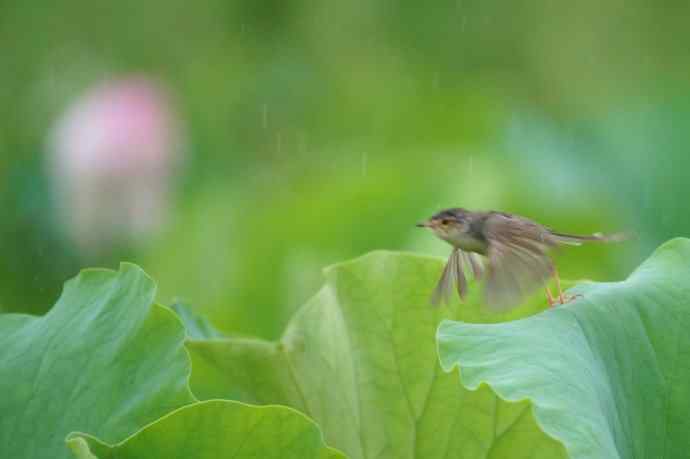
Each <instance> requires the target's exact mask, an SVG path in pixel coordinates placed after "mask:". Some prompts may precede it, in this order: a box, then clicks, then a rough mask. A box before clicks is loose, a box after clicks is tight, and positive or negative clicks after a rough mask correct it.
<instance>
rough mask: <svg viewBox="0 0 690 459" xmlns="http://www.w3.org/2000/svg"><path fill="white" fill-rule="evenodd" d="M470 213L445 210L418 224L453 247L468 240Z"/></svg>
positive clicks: (458, 210) (456, 209)
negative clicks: (461, 241)
mask: <svg viewBox="0 0 690 459" xmlns="http://www.w3.org/2000/svg"><path fill="white" fill-rule="evenodd" d="M467 217H468V211H467V210H465V209H462V208H453V209H444V210H442V211H440V212H438V213H436V214H434V215H432V216H431V218H429V219H428V220H426V221H423V222H420V223H417V226H419V227H421V228H429V229H430V230H431V231H433V232H434V234H435V235H436V236H438V237H439V238H441V239H443V240H444V241H447V242H449V243H450V244H453V245H458V244H457V242H458V241H460V240H463V239H465V238H467V236H468V233H469V231H470V224H469V219H468V218H467Z"/></svg>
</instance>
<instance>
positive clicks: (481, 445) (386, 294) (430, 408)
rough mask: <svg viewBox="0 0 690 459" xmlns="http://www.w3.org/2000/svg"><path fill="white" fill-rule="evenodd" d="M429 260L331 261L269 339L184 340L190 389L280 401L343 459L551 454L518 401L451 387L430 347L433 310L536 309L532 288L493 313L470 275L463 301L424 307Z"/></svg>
mask: <svg viewBox="0 0 690 459" xmlns="http://www.w3.org/2000/svg"><path fill="white" fill-rule="evenodd" d="M441 269H442V261H441V260H439V259H437V258H429V257H420V256H416V255H412V254H399V253H392V252H374V253H372V254H369V255H367V256H364V257H362V258H359V259H356V260H354V261H351V262H347V263H342V264H339V265H336V266H333V267H331V268H329V269H328V270H326V285H325V286H324V287H323V288H322V289H321V290H320V291H319V293H318V294H317V295H316V296H315V297H314V298H312V300H311V301H310V302H309V303H307V304H306V305H305V306H304V307H303V308H302V309H301V310H300V311H299V312H298V313H297V314H296V315H295V317H294V318H293V319H292V321H291V322H290V324H289V325H288V327H287V329H286V331H285V333H284V334H283V337H282V338H281V339H280V341H278V342H268V341H261V340H255V339H226V340H213V341H203V340H199V341H192V342H190V343H189V344H188V348H189V350H190V353H191V355H192V362H193V367H194V372H193V374H192V381H191V386H192V389H193V391H194V392H195V393H196V394H197V395H198V396H199V397H201V398H217V397H223V398H228V397H230V398H239V399H241V400H244V401H247V402H251V403H262V404H272V403H280V404H286V405H288V406H292V407H294V408H296V409H298V410H300V411H302V412H304V413H306V414H308V415H309V416H310V417H312V418H313V419H314V420H315V421H316V422H317V423H318V424H319V425H320V426H321V428H322V429H323V431H324V435H325V437H326V441H327V442H328V443H329V444H332V445H334V446H335V447H337V448H339V449H341V450H342V451H344V452H345V453H347V454H348V455H349V456H350V457H352V458H375V457H376V458H413V457H420V458H441V457H467V458H475V457H485V456H486V455H487V454H499V452H500V451H504V452H505V451H513V452H515V451H519V452H520V454H522V455H524V456H525V457H535V458H555V457H563V449H562V447H561V445H559V444H558V443H557V442H555V441H553V440H552V439H551V438H550V437H548V436H546V435H544V434H543V433H542V432H541V431H540V430H539V429H538V427H537V426H536V424H535V422H534V420H533V418H532V414H531V411H530V410H529V406H528V405H527V404H509V403H507V402H504V401H502V400H501V399H500V398H498V397H496V396H495V395H494V394H492V393H491V392H490V391H489V390H486V389H485V390H480V391H474V392H473V391H469V390H466V389H462V388H458V386H457V383H456V381H455V377H454V376H453V375H448V374H444V373H442V372H441V371H440V369H439V368H438V363H437V358H436V348H435V340H434V335H435V332H436V327H437V324H438V322H439V321H440V320H441V319H443V318H452V319H462V320H470V321H479V322H484V321H499V320H508V319H512V318H517V317H523V316H526V315H529V314H533V313H535V312H538V311H540V310H542V309H543V308H544V307H545V306H546V301H545V299H544V297H543V296H542V294H541V293H540V294H539V296H538V297H536V298H533V299H532V300H531V301H530V302H528V303H527V304H525V305H524V306H522V307H521V308H519V309H518V310H517V311H514V312H512V313H507V314H504V315H502V316H501V315H493V314H490V313H488V312H485V311H482V310H480V308H479V307H478V306H477V301H476V300H477V298H478V297H479V295H480V292H479V289H478V288H476V287H477V286H474V287H475V288H473V289H472V291H471V297H470V299H469V301H468V302H467V304H462V305H460V304H455V305H454V306H453V307H452V308H441V309H434V308H432V307H431V306H430V305H429V296H430V292H431V289H432V288H433V285H434V283H435V282H436V281H437V279H438V277H439V275H440V272H441ZM492 457H500V456H492ZM510 457H517V456H510Z"/></svg>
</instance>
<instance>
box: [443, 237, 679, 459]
mask: <svg viewBox="0 0 690 459" xmlns="http://www.w3.org/2000/svg"><path fill="white" fill-rule="evenodd" d="M573 292H576V293H579V294H580V295H582V297H581V298H578V299H577V301H575V302H573V303H571V304H568V305H566V306H563V307H558V308H555V309H554V310H550V311H546V312H544V313H542V314H538V315H536V316H533V317H530V318H527V319H523V320H518V321H514V322H509V323H502V324H494V325H478V324H468V323H461V322H452V321H445V322H443V323H442V324H441V325H440V327H439V330H438V347H439V355H440V359H441V364H442V366H443V368H444V369H446V370H448V371H449V370H451V369H452V368H454V367H456V366H457V367H459V368H460V373H461V382H462V384H463V386H464V387H466V388H469V389H473V390H474V389H478V391H480V392H482V391H485V390H486V388H487V385H488V386H489V387H490V388H491V391H492V392H493V393H495V394H497V395H498V396H499V397H500V398H501V399H503V400H507V401H522V402H521V403H525V402H524V401H528V402H529V403H530V404H531V405H532V410H533V411H534V415H535V417H536V419H537V422H538V424H539V426H540V428H541V429H542V430H543V431H544V432H546V433H547V434H548V435H550V436H552V437H553V438H555V439H558V440H559V441H560V442H562V443H563V444H564V445H565V447H566V449H567V452H568V454H569V455H570V457H572V458H578V459H584V458H587V459H590V458H591V459H594V458H597V459H598V458H607V459H608V458H610V459H615V458H626V459H627V458H648V459H657V458H685V457H690V435H688V432H690V418H689V417H688V413H689V412H690V384H689V383H688V381H690V334H689V333H688V330H690V240H688V239H675V240H673V241H670V242H668V243H666V244H664V245H662V246H661V247H660V248H658V249H657V250H656V252H655V253H654V254H653V255H652V256H651V257H650V258H649V259H648V260H647V261H646V262H645V263H643V264H642V265H641V266H640V267H639V268H638V269H637V270H636V271H635V272H634V273H633V274H632V275H631V276H630V277H629V278H628V279H627V280H625V281H623V282H617V283H589V284H585V285H581V286H578V287H577V288H575V289H573Z"/></svg>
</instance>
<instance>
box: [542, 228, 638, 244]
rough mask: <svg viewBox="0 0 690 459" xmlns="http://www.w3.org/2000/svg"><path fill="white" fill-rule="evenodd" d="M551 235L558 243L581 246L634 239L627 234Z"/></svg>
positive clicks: (553, 233) (555, 233) (554, 233)
mask: <svg viewBox="0 0 690 459" xmlns="http://www.w3.org/2000/svg"><path fill="white" fill-rule="evenodd" d="M551 234H552V235H553V236H555V237H556V239H557V240H558V242H560V243H562V244H570V245H580V244H582V243H583V242H623V241H627V240H628V239H631V238H632V237H633V235H632V234H630V233H625V232H622V233H612V234H602V233H594V234H592V235H591V236H579V235H576V234H565V233H557V232H555V231H552V232H551Z"/></svg>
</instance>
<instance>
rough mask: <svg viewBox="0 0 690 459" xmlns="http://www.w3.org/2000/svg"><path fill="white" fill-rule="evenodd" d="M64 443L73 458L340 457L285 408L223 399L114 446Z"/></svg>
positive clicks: (75, 438)
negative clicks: (249, 404)
mask: <svg viewBox="0 0 690 459" xmlns="http://www.w3.org/2000/svg"><path fill="white" fill-rule="evenodd" d="M67 443H68V445H69V447H70V448H71V449H72V451H73V452H74V455H75V456H76V457H77V458H78V459H95V458H97V459H115V458H117V459H138V458H158V457H160V458H165V459H176V458H179V459H189V458H194V459H218V458H233V459H250V458H265V459H338V458H340V459H345V456H343V455H342V454H341V453H339V452H338V451H335V450H334V449H331V448H328V447H326V446H325V445H324V444H323V439H322V437H321V432H320V431H319V428H318V427H317V426H316V425H315V424H314V423H313V422H312V421H310V420H309V419H307V418H306V417H305V416H304V415H302V414H300V413H298V412H296V411H294V410H292V409H290V408H285V407H279V406H269V407H255V406H248V405H245V404H242V403H238V402H231V401H226V400H212V401H207V402H199V403H195V404H193V405H188V406H185V407H183V408H180V409H179V410H176V411H174V412H172V413H170V414H169V415H167V416H165V417H163V418H162V419H160V420H159V421H157V422H155V423H153V424H150V425H148V426H146V427H145V428H144V429H142V430H140V431H139V432H137V433H136V434H134V435H133V436H131V437H129V438H127V439H126V440H125V441H123V442H121V443H119V444H116V445H107V444H105V443H103V442H102V441H100V440H98V439H96V438H94V437H91V436H89V435H83V434H76V433H75V434H72V435H70V437H69V439H68V441H67Z"/></svg>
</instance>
